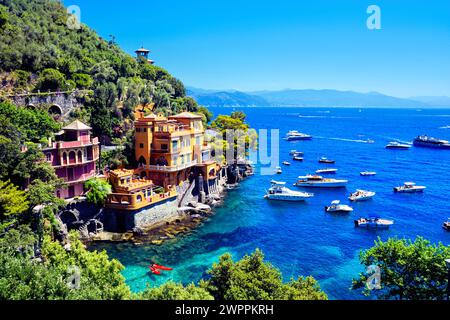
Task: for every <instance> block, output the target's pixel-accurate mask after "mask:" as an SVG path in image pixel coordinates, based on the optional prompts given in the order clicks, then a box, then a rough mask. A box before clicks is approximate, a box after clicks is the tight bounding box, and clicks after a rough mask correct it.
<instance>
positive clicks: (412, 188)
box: [394, 182, 427, 193]
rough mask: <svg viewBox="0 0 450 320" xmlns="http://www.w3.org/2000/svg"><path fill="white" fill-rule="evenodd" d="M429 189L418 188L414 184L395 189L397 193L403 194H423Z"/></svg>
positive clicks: (406, 183) (409, 183) (410, 183)
mask: <svg viewBox="0 0 450 320" xmlns="http://www.w3.org/2000/svg"><path fill="white" fill-rule="evenodd" d="M426 188H427V187H425V186H416V184H415V183H414V182H405V183H404V184H403V186H400V187H395V188H394V191H395V192H403V193H414V192H423V190H425V189H426Z"/></svg>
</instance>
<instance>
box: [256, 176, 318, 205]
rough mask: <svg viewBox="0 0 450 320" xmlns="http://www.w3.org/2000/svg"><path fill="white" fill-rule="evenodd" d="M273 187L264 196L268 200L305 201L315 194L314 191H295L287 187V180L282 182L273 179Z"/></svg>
mask: <svg viewBox="0 0 450 320" xmlns="http://www.w3.org/2000/svg"><path fill="white" fill-rule="evenodd" d="M270 183H271V185H272V186H271V187H270V189H269V190H268V191H267V193H266V195H265V196H264V198H266V199H268V200H280V201H304V200H306V199H307V198H311V197H313V196H314V194H313V193H307V192H300V191H293V190H291V189H288V188H286V187H285V185H286V182H280V181H275V180H272V181H271V182H270Z"/></svg>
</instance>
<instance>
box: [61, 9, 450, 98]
mask: <svg viewBox="0 0 450 320" xmlns="http://www.w3.org/2000/svg"><path fill="white" fill-rule="evenodd" d="M64 4H65V5H66V6H69V5H77V6H79V7H80V12H81V22H82V23H85V24H87V25H89V26H90V27H91V28H93V29H94V30H96V31H97V32H98V33H99V34H100V35H101V36H102V37H104V38H105V39H109V37H110V35H113V36H114V37H115V41H116V42H117V43H118V44H119V45H120V46H121V47H122V48H123V49H124V50H125V51H127V52H129V53H130V54H134V50H136V49H138V48H139V47H141V46H144V47H145V48H147V49H149V50H151V54H150V55H151V56H150V57H151V59H153V60H155V63H156V64H157V65H159V66H161V67H163V68H165V69H167V70H168V71H169V72H170V73H171V74H173V75H174V76H175V77H177V78H179V79H181V80H182V81H183V82H184V83H185V85H187V86H192V87H198V88H203V89H221V90H224V89H235V90H242V91H257V90H281V89H287V88H290V89H337V90H353V91H359V92H370V91H377V92H381V93H385V94H389V95H394V96H398V97H411V96H428V95H434V96H443V95H446V96H450V1H448V0H428V1H422V0H409V1H405V0H383V1H382V0H370V1H366V0H340V1H336V0H328V1H326V0H308V1H302V0H278V1H265V0H258V1H254V0H240V1H238V0H226V1H216V0H190V1H189V0H170V1H168V0H141V1H136V0H128V1H123V0H122V1H119V0H109V1H104V0H64ZM369 5H377V6H378V7H379V8H380V18H381V19H380V21H381V29H374V30H370V29H369V28H368V27H367V24H366V21H367V19H368V18H369V16H370V15H371V14H368V13H367V8H368V6H369Z"/></svg>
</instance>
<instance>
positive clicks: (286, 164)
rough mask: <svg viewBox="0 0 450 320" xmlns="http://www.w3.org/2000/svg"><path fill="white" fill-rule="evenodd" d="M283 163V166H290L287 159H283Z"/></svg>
mask: <svg viewBox="0 0 450 320" xmlns="http://www.w3.org/2000/svg"><path fill="white" fill-rule="evenodd" d="M283 164H284V165H285V166H290V165H291V163H290V162H289V161H283Z"/></svg>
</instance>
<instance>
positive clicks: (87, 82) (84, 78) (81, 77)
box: [72, 73, 94, 89]
mask: <svg viewBox="0 0 450 320" xmlns="http://www.w3.org/2000/svg"><path fill="white" fill-rule="evenodd" d="M72 80H73V81H75V84H76V87H77V88H78V89H89V88H91V87H92V85H93V83H94V80H93V79H92V77H91V76H90V75H88V74H85V73H75V74H74V75H72Z"/></svg>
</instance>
